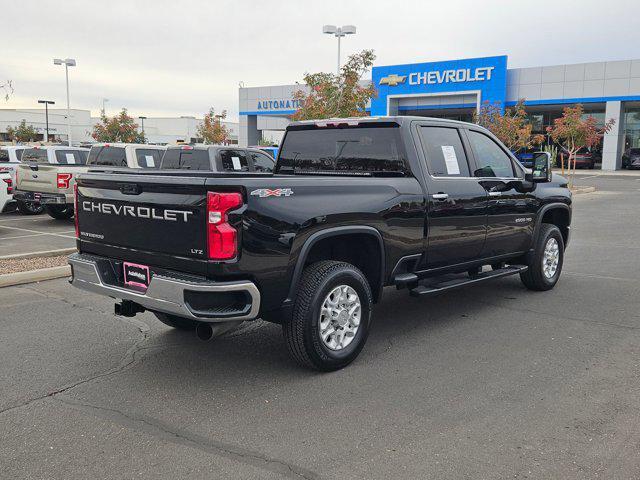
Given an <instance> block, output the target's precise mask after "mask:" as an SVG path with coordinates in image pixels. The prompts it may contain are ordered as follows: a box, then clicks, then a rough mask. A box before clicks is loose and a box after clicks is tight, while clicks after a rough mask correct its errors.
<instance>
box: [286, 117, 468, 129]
mask: <svg viewBox="0 0 640 480" xmlns="http://www.w3.org/2000/svg"><path fill="white" fill-rule="evenodd" d="M415 120H437V121H438V122H444V123H451V124H455V125H475V124H470V123H469V122H461V121H458V120H449V119H445V118H434V117H418V116H404V115H396V116H383V117H348V118H325V119H320V120H300V121H297V122H291V123H290V124H289V126H290V127H295V126H298V125H300V126H301V125H318V126H327V125H338V124H347V125H358V124H362V123H390V122H391V123H397V124H398V125H404V124H405V123H410V122H412V121H415Z"/></svg>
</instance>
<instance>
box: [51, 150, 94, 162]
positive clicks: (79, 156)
mask: <svg viewBox="0 0 640 480" xmlns="http://www.w3.org/2000/svg"><path fill="white" fill-rule="evenodd" d="M56 161H57V162H58V163H59V164H61V165H84V164H85V163H87V152H83V151H82V150H56Z"/></svg>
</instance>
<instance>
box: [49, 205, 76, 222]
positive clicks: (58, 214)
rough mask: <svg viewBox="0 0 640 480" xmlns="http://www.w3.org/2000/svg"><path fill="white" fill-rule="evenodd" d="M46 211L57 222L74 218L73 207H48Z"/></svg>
mask: <svg viewBox="0 0 640 480" xmlns="http://www.w3.org/2000/svg"><path fill="white" fill-rule="evenodd" d="M44 209H45V210H46V212H47V213H48V214H49V216H50V217H53V218H55V219H56V220H68V219H70V218H71V217H73V207H72V206H71V205H47V206H45V207H44Z"/></svg>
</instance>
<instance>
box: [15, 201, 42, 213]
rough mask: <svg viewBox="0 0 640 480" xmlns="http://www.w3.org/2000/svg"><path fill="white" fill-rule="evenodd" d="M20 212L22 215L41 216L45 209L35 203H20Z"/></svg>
mask: <svg viewBox="0 0 640 480" xmlns="http://www.w3.org/2000/svg"><path fill="white" fill-rule="evenodd" d="M18 211H19V212H20V213H21V214H22V215H39V214H41V213H42V212H43V211H44V207H43V206H42V205H40V204H39V203H34V202H18Z"/></svg>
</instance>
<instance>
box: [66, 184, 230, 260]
mask: <svg viewBox="0 0 640 480" xmlns="http://www.w3.org/2000/svg"><path fill="white" fill-rule="evenodd" d="M241 206H242V195H240V194H239V193H214V192H209V193H207V246H208V253H209V258H210V259H212V260H229V259H231V258H234V257H235V256H237V255H238V231H237V230H236V229H235V228H234V227H233V226H231V225H230V224H229V223H228V221H227V220H228V218H227V214H228V213H229V212H230V211H231V210H235V209H237V208H239V207H241ZM76 218H77V217H76Z"/></svg>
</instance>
